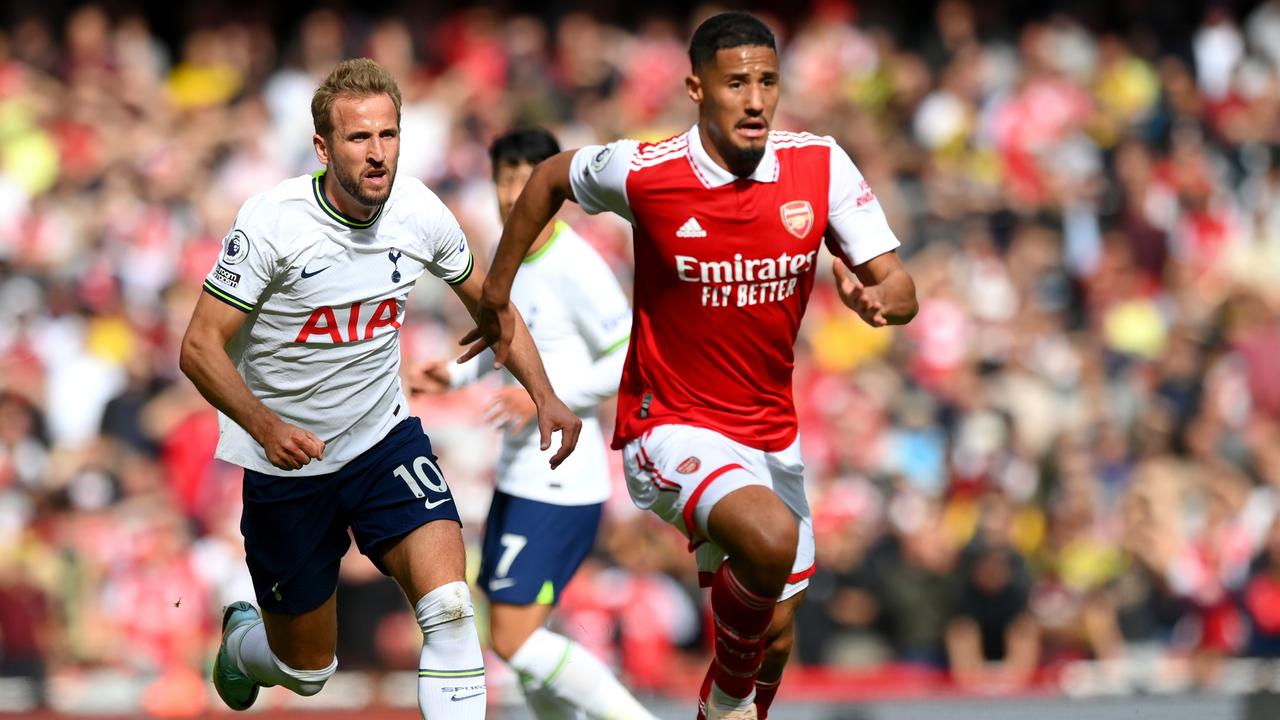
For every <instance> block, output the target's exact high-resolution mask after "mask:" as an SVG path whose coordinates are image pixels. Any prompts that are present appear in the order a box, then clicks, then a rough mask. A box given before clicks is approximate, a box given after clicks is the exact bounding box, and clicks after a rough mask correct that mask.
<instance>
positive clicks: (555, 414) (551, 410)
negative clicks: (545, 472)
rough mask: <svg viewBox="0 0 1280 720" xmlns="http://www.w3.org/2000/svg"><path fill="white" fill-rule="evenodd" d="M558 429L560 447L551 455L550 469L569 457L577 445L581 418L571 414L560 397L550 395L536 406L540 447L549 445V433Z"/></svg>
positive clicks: (580, 429) (543, 447) (580, 430)
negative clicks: (540, 435) (540, 436)
mask: <svg viewBox="0 0 1280 720" xmlns="http://www.w3.org/2000/svg"><path fill="white" fill-rule="evenodd" d="M556 430H559V431H560V449H559V450H557V451H556V454H555V455H552V456H551V469H552V470H554V469H556V468H558V467H560V463H562V462H564V459H565V458H567V457H569V453H571V452H573V449H574V448H575V447H577V446H578V433H580V432H582V420H581V419H580V418H579V417H578V416H577V415H574V414H573V411H572V410H570V409H569V407H568V406H567V405H565V404H564V403H563V402H561V400H560V398H558V397H556V396H555V395H552V396H551V398H550V399H549V400H545V401H544V402H543V403H542V405H540V406H539V407H538V431H539V432H540V433H541V434H542V449H543V450H546V449H547V448H549V447H551V433H553V432H555V431H556Z"/></svg>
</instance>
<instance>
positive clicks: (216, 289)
mask: <svg viewBox="0 0 1280 720" xmlns="http://www.w3.org/2000/svg"><path fill="white" fill-rule="evenodd" d="M323 177H324V171H320V172H317V173H316V174H314V175H304V176H302V177H297V178H293V179H291V180H286V181H284V182H282V183H280V184H279V185H277V186H276V187H274V188H272V189H271V190H268V191H266V192H264V193H262V194H259V195H255V196H254V197H252V198H250V199H249V200H248V201H247V202H246V203H245V204H244V206H243V207H241V208H240V212H239V214H238V215H237V216H236V221H235V225H234V227H232V229H231V232H230V233H228V234H227V237H226V238H225V239H224V240H223V244H222V254H221V255H220V256H219V257H218V261H217V263H215V265H214V267H213V270H211V271H210V272H209V275H208V277H206V278H205V282H204V289H205V291H206V292H208V293H209V294H211V295H213V296H214V297H216V298H218V299H219V300H221V301H223V302H225V303H227V304H228V305H231V306H232V307H234V308H236V309H238V310H241V311H243V312H245V313H247V314H248V316H249V317H248V318H247V319H246V320H245V323H244V325H243V326H241V328H240V330H239V332H238V333H237V334H236V335H235V337H233V338H232V340H231V343H230V344H229V345H228V346H227V352H228V353H229V354H230V356H231V359H232V362H234V363H235V366H236V369H237V370H238V371H239V372H240V376H241V377H243V378H244V381H245V384H246V385H248V386H249V390H250V391H251V392H252V393H253V395H254V397H256V398H258V399H259V400H260V401H262V403H263V404H264V405H266V406H267V407H268V408H270V409H271V410H272V411H273V412H275V413H276V414H277V415H279V416H280V418H281V419H282V420H284V421H285V422H288V423H291V424H293V425H297V426H298V427H300V428H303V429H304V430H310V431H311V432H313V433H315V434H316V436H318V437H319V438H320V439H321V440H323V441H324V442H325V450H324V460H312V461H311V462H310V463H308V464H307V465H306V466H304V467H303V468H302V469H301V470H295V471H292V472H290V471H285V470H280V469H279V468H276V467H274V466H273V465H271V463H270V462H268V461H267V457H266V453H265V452H264V451H263V449H262V447H261V446H260V445H258V443H257V442H256V441H255V440H254V439H253V438H252V437H250V436H249V434H248V433H247V432H245V430H244V429H243V428H241V427H240V426H239V425H237V424H236V423H235V422H234V421H232V420H231V419H230V418H228V417H226V416H225V415H222V414H221V413H220V414H219V418H218V420H219V426H220V430H221V432H220V436H219V438H218V450H217V453H216V456H217V457H218V458H221V459H223V460H226V461H227V462H231V463H235V464H236V465H240V466H241V467H244V468H248V469H250V470H256V471H258V472H262V473H268V474H272V475H285V474H289V475H319V474H321V473H329V472H334V471H336V470H338V469H340V468H341V467H342V466H343V465H345V464H346V463H348V462H350V461H351V460H352V459H354V458H355V457H356V456H357V455H359V454H360V453H362V452H364V451H365V450H368V449H369V448H370V447H372V446H373V445H374V444H375V443H377V442H378V441H379V440H381V439H382V438H383V437H384V436H385V435H386V434H387V432H388V431H389V430H390V429H391V428H392V427H393V426H394V425H396V424H397V423H399V422H400V421H401V420H403V419H404V418H405V417H406V416H407V415H408V412H409V405H408V403H407V402H406V400H405V397H404V392H403V390H402V389H401V387H400V324H401V322H402V321H403V320H404V312H405V300H406V299H407V298H408V296H409V291H410V290H411V289H412V288H413V284H414V282H415V281H417V279H418V278H419V277H421V276H422V274H423V273H424V272H430V273H431V274H432V275H435V276H436V277H439V278H441V279H443V280H444V281H445V282H447V283H450V284H454V285H456V284H458V283H461V282H463V281H464V280H466V279H467V278H468V277H469V276H470V275H471V271H472V268H473V266H474V259H473V258H472V255H471V249H470V247H468V245H467V240H466V237H465V236H464V235H463V234H462V229H461V228H459V227H458V222H457V220H455V219H454V217H453V214H452V213H450V212H449V210H448V208H446V207H445V206H444V203H442V202H441V201H440V199H439V198H437V197H436V196H435V194H434V193H432V192H431V191H430V190H428V189H427V188H426V186H425V185H423V184H422V182H421V181H419V180H417V179H416V178H413V177H400V178H397V179H396V182H395V184H394V185H393V186H392V190H391V195H390V196H389V197H388V198H387V202H386V203H384V204H383V206H382V208H381V209H380V210H379V211H378V212H377V213H376V214H375V215H374V216H373V217H372V218H370V219H369V220H367V221H358V220H355V219H353V218H350V217H348V216H345V215H343V214H342V213H341V212H339V211H338V209H337V208H336V207H334V206H333V205H332V203H330V202H329V200H328V198H327V197H326V196H325V193H324V186H323Z"/></svg>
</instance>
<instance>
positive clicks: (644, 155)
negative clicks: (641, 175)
mask: <svg viewBox="0 0 1280 720" xmlns="http://www.w3.org/2000/svg"><path fill="white" fill-rule="evenodd" d="M632 142H634V143H635V151H634V152H633V153H632V155H631V171H632V172H636V171H640V170H647V169H649V168H656V167H659V166H661V165H664V164H666V163H669V162H671V161H672V160H678V159H680V158H683V157H684V156H685V155H686V154H687V153H688V152H689V131H688V130H686V131H684V132H682V133H680V134H679V135H672V136H671V137H669V138H665V139H663V140H657V141H654V142H641V141H638V140H633V141H632Z"/></svg>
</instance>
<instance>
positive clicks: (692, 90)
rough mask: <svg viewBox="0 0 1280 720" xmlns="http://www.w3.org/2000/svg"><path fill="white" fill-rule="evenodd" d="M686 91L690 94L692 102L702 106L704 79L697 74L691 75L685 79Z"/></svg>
mask: <svg viewBox="0 0 1280 720" xmlns="http://www.w3.org/2000/svg"><path fill="white" fill-rule="evenodd" d="M684 89H685V92H687V93H689V99H690V100H692V101H694V102H695V103H697V104H699V105H701V104H702V78H701V77H699V76H698V74H697V73H690V74H689V75H687V76H686V77H685V79H684Z"/></svg>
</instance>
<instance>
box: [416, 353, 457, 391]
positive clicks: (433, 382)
mask: <svg viewBox="0 0 1280 720" xmlns="http://www.w3.org/2000/svg"><path fill="white" fill-rule="evenodd" d="M405 381H406V382H408V383H409V394H410V395H439V394H441V393H444V392H448V390H449V388H450V387H451V379H450V377H449V365H448V361H447V360H440V359H436V360H427V361H426V362H420V363H417V364H415V365H413V366H411V367H410V368H409V372H408V373H406V374H405Z"/></svg>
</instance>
